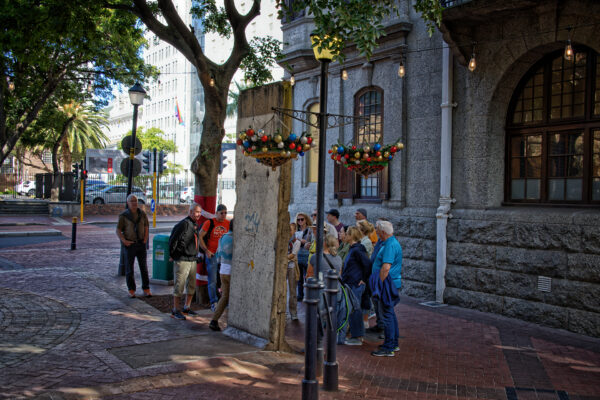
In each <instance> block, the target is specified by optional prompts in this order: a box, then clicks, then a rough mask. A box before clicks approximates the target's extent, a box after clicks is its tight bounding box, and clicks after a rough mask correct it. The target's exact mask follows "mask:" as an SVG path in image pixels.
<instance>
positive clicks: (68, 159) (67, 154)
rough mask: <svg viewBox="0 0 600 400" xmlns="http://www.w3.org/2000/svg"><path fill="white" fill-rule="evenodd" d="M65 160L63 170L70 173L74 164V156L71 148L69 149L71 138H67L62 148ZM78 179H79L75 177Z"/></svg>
mask: <svg viewBox="0 0 600 400" xmlns="http://www.w3.org/2000/svg"><path fill="white" fill-rule="evenodd" d="M60 148H61V152H62V159H63V170H64V171H65V172H69V170H70V169H71V163H72V162H73V155H72V154H71V148H70V147H69V138H68V137H65V138H64V139H63V143H62V145H61V146H60ZM75 178H77V177H75Z"/></svg>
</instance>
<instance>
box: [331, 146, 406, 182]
mask: <svg viewBox="0 0 600 400" xmlns="http://www.w3.org/2000/svg"><path fill="white" fill-rule="evenodd" d="M403 148H404V144H402V143H401V142H398V143H395V144H390V145H385V146H382V145H381V144H379V143H375V144H374V145H373V148H371V147H370V146H368V145H366V146H363V147H358V146H355V145H350V146H345V145H343V144H340V143H338V144H335V145H333V146H332V148H331V149H330V150H329V154H331V159H332V160H334V161H335V162H337V163H338V164H340V165H343V166H344V167H346V168H348V169H349V170H351V171H354V172H357V173H359V174H361V175H363V176H368V175H371V174H373V173H375V172H377V171H381V170H382V169H384V168H385V167H386V166H387V165H388V163H389V162H390V161H391V160H392V159H393V158H394V155H395V154H396V153H397V152H398V151H399V150H402V149H403Z"/></svg>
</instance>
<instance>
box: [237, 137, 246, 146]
mask: <svg viewBox="0 0 600 400" xmlns="http://www.w3.org/2000/svg"><path fill="white" fill-rule="evenodd" d="M235 143H236V144H237V145H238V146H241V145H242V143H244V142H242V139H238V140H236V141H235Z"/></svg>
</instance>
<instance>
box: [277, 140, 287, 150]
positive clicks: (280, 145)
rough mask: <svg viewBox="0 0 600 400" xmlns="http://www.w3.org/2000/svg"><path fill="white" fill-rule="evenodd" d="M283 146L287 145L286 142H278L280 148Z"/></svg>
mask: <svg viewBox="0 0 600 400" xmlns="http://www.w3.org/2000/svg"><path fill="white" fill-rule="evenodd" d="M283 146H285V143H283V142H279V143H277V147H278V148H280V149H283Z"/></svg>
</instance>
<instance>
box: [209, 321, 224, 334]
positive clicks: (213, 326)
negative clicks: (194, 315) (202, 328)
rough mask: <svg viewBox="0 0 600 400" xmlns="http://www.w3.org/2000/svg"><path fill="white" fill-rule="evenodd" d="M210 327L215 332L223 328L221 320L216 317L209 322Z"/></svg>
mask: <svg viewBox="0 0 600 400" xmlns="http://www.w3.org/2000/svg"><path fill="white" fill-rule="evenodd" d="M208 327H209V328H210V329H212V330H213V331H215V332H218V331H220V330H221V328H220V327H219V322H217V321H215V320H214V319H213V320H212V321H210V324H208Z"/></svg>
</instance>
